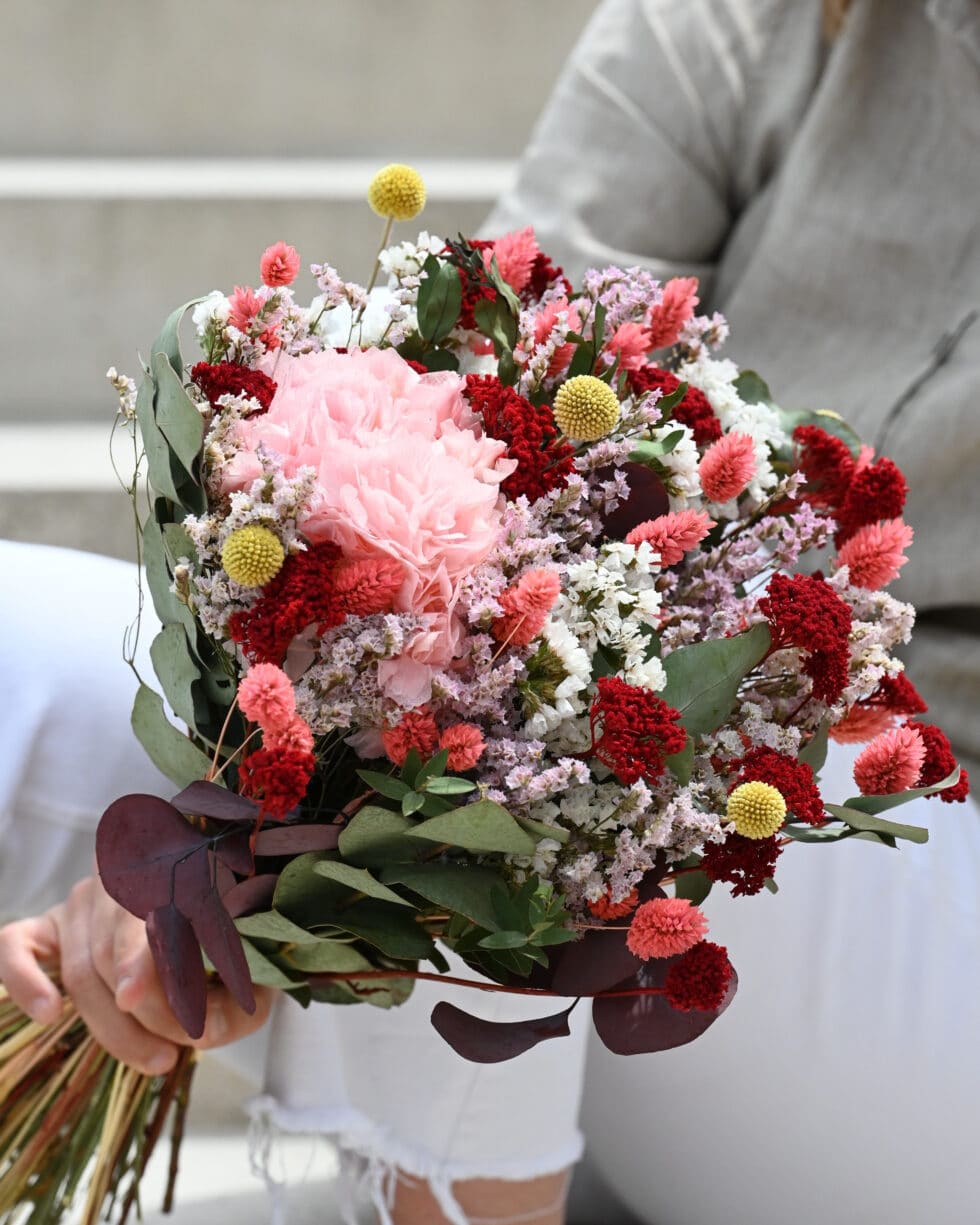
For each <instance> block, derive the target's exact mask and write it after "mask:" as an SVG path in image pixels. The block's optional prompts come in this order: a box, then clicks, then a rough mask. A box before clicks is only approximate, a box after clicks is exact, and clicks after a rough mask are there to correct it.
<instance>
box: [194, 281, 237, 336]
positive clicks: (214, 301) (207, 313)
mask: <svg viewBox="0 0 980 1225" xmlns="http://www.w3.org/2000/svg"><path fill="white" fill-rule="evenodd" d="M230 314H231V303H230V302H229V301H228V299H227V298H226V297H225V295H224V294H223V293H222V292H221V290H220V289H212V290H211V292H210V293H209V294H208V296H207V297H206V298H204V299H203V300H202V301H200V302H198V304H197V306H195V307H194V309H193V311H192V312H191V320H192V321H193V324H194V330H195V331H196V332H197V334H198V336H201V337H203V336H204V335H205V334H206V333H207V332H208V331H209V330H210V329H213V328H217V329H219V330H220V329H222V328H224V326H225V324H226V323H227V322H228V316H229V315H230Z"/></svg>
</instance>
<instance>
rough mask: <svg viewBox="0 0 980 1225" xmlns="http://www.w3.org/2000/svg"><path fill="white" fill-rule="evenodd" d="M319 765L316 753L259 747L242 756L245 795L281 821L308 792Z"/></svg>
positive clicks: (240, 770)
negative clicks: (314, 772) (314, 754)
mask: <svg viewBox="0 0 980 1225" xmlns="http://www.w3.org/2000/svg"><path fill="white" fill-rule="evenodd" d="M315 768H316V758H315V757H314V756H313V754H312V753H304V752H301V751H298V750H296V749H267V748H266V749H259V750H258V751H257V752H255V753H250V754H249V755H248V756H247V757H244V758H243V759H242V763H241V765H240V766H239V768H238V783H239V788H240V790H241V793H242V795H245V796H248V797H249V798H250V799H253V800H258V801H259V802H260V803H261V805H262V812H263V813H266V814H267V815H268V816H270V817H273V818H275V819H276V820H277V821H281V820H282V819H283V818H284V817H285V816H286V815H287V814H288V813H289V812H291V811H292V810H293V809H294V808H295V807H296V806H297V804H299V803H300V801H301V800H302V799H303V796H304V795H306V788H307V786H308V785H309V782H310V779H311V778H312V776H313V771H314V769H315Z"/></svg>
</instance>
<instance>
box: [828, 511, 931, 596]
mask: <svg viewBox="0 0 980 1225" xmlns="http://www.w3.org/2000/svg"><path fill="white" fill-rule="evenodd" d="M912 535H913V532H912V529H911V528H910V527H909V525H908V524H907V523H903V522H902V520H901V519H886V520H885V521H884V522H883V523H868V524H866V525H865V526H864V527H859V528H858V529H857V531H855V533H854V535H853V536H849V537H848V539H847V540H846V541H845V542H844V544H842V545H841V547H840V551H839V552H838V554H837V560H836V565H837V566H838V567H840V566H847V567H848V569H849V571H850V580H851V582H852V583H853V584H854V586H855V587H864V588H866V589H867V590H868V591H879V590H880V589H881V588H882V587H887V585H888V584H889V583H890V582H891V581H892V580H893V579H895V578H897V577H898V572H899V570H901V568H902V567H903V566H904V565H905V563H906V562H907V561H908V558H907V557H906V556H905V549H907V548H908V546H909V545H910V544H911V543H912Z"/></svg>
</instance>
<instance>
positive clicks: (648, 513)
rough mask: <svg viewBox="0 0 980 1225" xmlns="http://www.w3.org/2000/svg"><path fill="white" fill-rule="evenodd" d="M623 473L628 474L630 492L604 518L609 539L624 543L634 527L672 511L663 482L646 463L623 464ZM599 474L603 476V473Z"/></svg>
mask: <svg viewBox="0 0 980 1225" xmlns="http://www.w3.org/2000/svg"><path fill="white" fill-rule="evenodd" d="M622 471H623V472H624V473H625V474H626V480H627V482H628V484H629V487H630V493H629V497H628V498H627V499H626V501H625V502H620V504H619V505H618V506H617V507H616V509H615V510H614V511H610V513H609V514H607V515H603V519H602V527H603V532H604V534H605V535H606V537H607V538H608V539H610V540H625V539H626V537H627V536H628V535H629V533H630V532H631V531H632V530H633V528H635V527H638V526H639V525H640V524H641V523H646V521H647V520H648V519H656V518H657V517H658V516H659V515H665V514H666V513H667V511H668V510H670V500H669V498H668V497H667V490H666V489H664V486H663V482H662V481H661V480H660V478H659V477H658V476H657V475H656V474H655V473H653V472H651V471H650V469H649V468H648V467H646V465H645V464H636V463H626V464H623V465H622ZM612 472H613V470H612V469H611V468H610V469H608V473H609V476H610V477H611V476H612ZM597 475H600V476H601V475H603V472H599V473H598V474H597Z"/></svg>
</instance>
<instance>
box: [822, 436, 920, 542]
mask: <svg viewBox="0 0 980 1225" xmlns="http://www.w3.org/2000/svg"><path fill="white" fill-rule="evenodd" d="M907 494H908V486H907V485H906V483H905V477H904V476H902V473H901V470H900V469H899V468H898V466H897V465H896V464H893V463H892V461H891V460H890V459H888V458H886V457H885V456H882V458H881V459H879V460H877V461H876V462H875V463H873V464H868V466H867V467H866V468H862V469H861V470H860V471H859V472H857V473H855V475H854V479H853V480H852V481H851V483H850V485H849V487H848V490H847V493H846V495H845V497H844V500H843V501H842V502H841V504H840V507H839V508H838V509H837V510H836V511H835V515H834V517H835V518H836V520H837V535H836V536H835V537H834V539H835V541H836V542H837V547H838V548H840V546H841V545H842V544H843V543H844V541H845V540H848V539H850V537H851V536H853V535H854V533H855V532H856V531H857V530H858V528H859V527H864V526H865V524H867V523H878V522H879V520H881V519H898V518H899V517H900V515H901V513H902V511H903V509H904V508H905V498H906V495H907Z"/></svg>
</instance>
